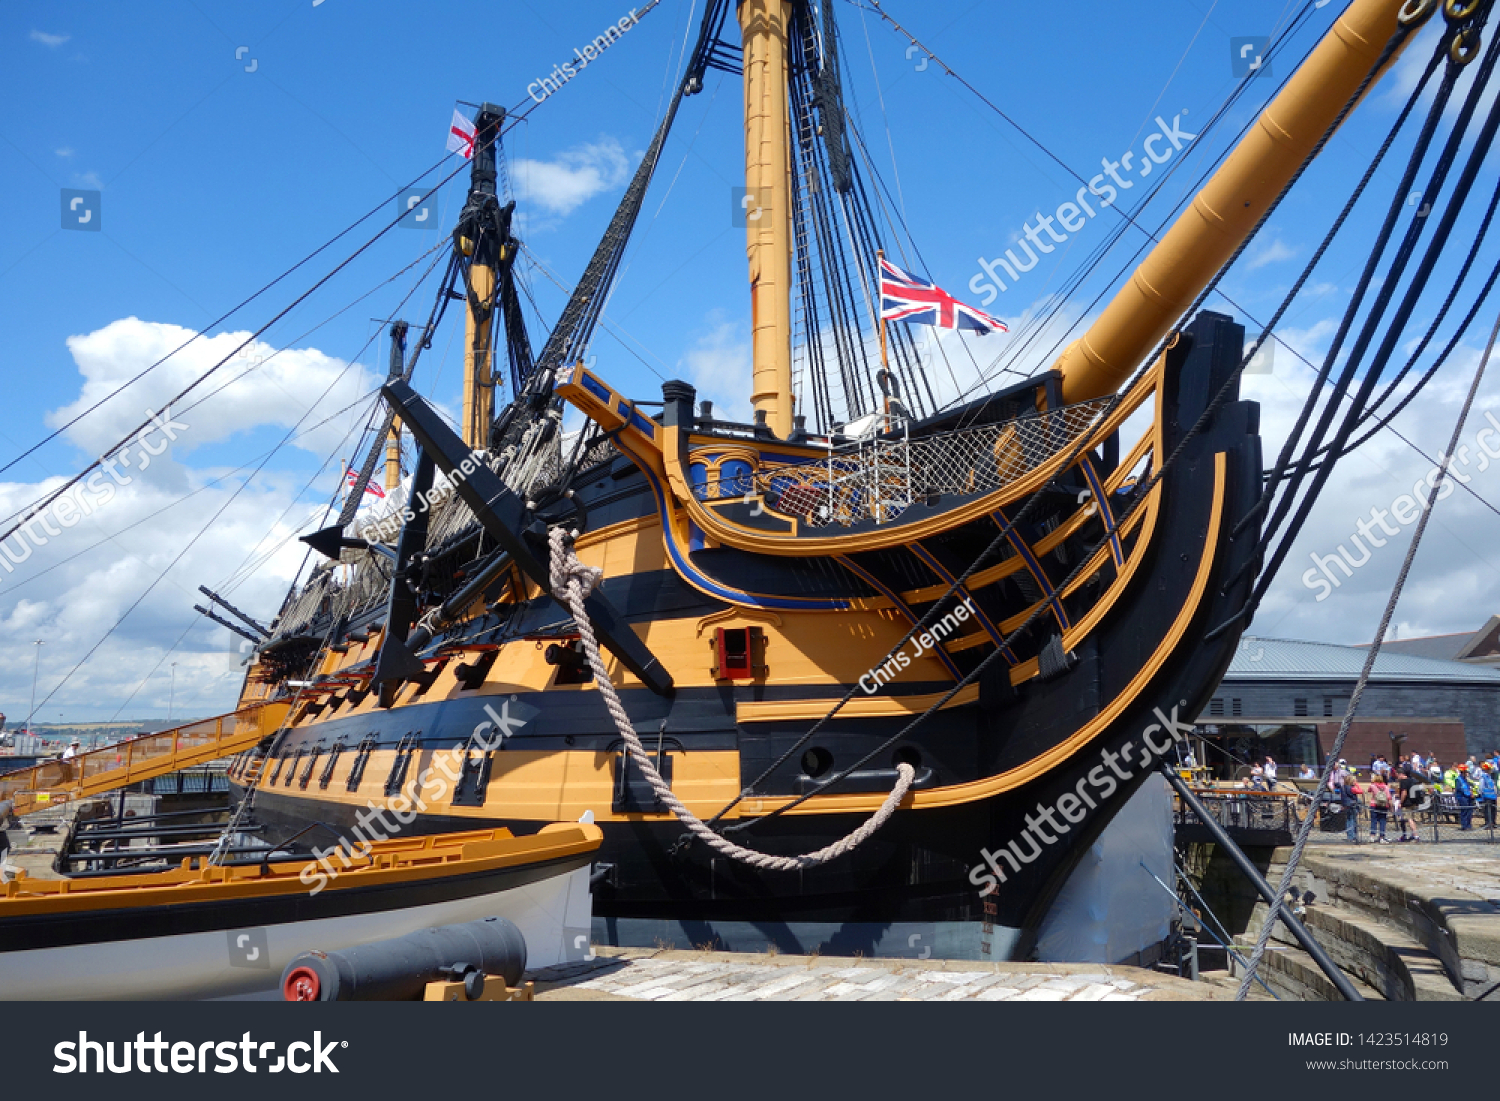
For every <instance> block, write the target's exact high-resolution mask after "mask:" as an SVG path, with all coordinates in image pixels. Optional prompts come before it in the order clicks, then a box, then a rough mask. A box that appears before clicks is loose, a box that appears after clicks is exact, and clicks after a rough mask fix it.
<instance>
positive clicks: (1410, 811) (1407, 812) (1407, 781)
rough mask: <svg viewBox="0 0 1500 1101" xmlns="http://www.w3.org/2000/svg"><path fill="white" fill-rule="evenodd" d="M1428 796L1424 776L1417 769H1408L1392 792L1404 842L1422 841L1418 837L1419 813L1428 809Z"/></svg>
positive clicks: (1397, 820) (1397, 821)
mask: <svg viewBox="0 0 1500 1101" xmlns="http://www.w3.org/2000/svg"><path fill="white" fill-rule="evenodd" d="M1426 794H1427V787H1426V785H1425V784H1423V783H1422V774H1421V773H1420V772H1418V771H1417V770H1416V769H1415V768H1408V769H1407V770H1406V772H1405V773H1403V774H1402V776H1401V777H1400V778H1399V782H1398V784H1397V786H1396V788H1395V789H1394V790H1393V791H1392V793H1391V797H1392V803H1393V809H1394V810H1395V812H1396V823H1397V825H1399V826H1400V827H1401V840H1402V841H1417V840H1420V838H1418V836H1417V812H1418V811H1420V810H1425V809H1426V807H1425V806H1424V805H1423V803H1424V800H1425V799H1426Z"/></svg>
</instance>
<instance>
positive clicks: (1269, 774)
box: [1264, 757, 1276, 789]
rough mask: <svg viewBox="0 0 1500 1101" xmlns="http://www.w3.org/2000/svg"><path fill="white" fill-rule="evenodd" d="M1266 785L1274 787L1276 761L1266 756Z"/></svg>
mask: <svg viewBox="0 0 1500 1101" xmlns="http://www.w3.org/2000/svg"><path fill="white" fill-rule="evenodd" d="M1264 771H1265V774H1266V785H1267V786H1268V787H1270V788H1272V789H1274V788H1275V787H1276V762H1275V761H1274V760H1272V759H1271V758H1270V757H1267V758H1266V766H1265V770H1264Z"/></svg>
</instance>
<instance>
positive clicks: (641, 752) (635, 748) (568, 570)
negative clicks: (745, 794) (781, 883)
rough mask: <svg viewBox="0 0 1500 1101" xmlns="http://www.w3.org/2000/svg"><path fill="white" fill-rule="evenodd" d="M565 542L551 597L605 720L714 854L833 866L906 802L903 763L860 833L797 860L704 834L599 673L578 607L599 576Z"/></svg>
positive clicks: (792, 865) (561, 538) (778, 865)
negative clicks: (562, 612) (572, 626)
mask: <svg viewBox="0 0 1500 1101" xmlns="http://www.w3.org/2000/svg"><path fill="white" fill-rule="evenodd" d="M568 537H569V534H568V532H566V531H564V530H563V529H562V528H561V527H556V528H553V529H552V531H551V534H550V536H549V542H550V544H551V549H552V562H551V569H552V595H553V596H555V597H557V599H558V600H560V601H562V603H563V604H564V606H566V607H567V609H568V611H570V612H571V613H572V614H573V622H574V623H576V624H577V625H578V637H579V639H580V640H581V641H582V642H583V652H584V653H585V654H586V655H588V659H589V667H590V668H592V669H593V671H594V683H595V684H597V685H598V686H599V694H600V696H602V697H603V698H604V706H605V707H606V708H608V709H609V714H610V717H611V718H612V719H614V721H615V729H616V730H618V731H619V732H620V737H622V738H624V739H625V746H626V748H627V749H629V750H630V756H631V759H632V760H634V761H635V764H636V767H637V768H639V769H640V770H641V775H642V776H644V777H645V778H646V782H647V783H649V784H650V785H651V790H652V791H653V792H655V793H656V797H657V798H658V799H660V800H661V801H662V803H664V804H665V805H666V807H667V809H668V810H670V811H671V812H672V813H673V814H675V815H676V816H677V818H678V820H679V821H680V822H681V823H682V824H683V825H684V826H686V827H687V828H688V831H689V832H690V833H692V834H693V836H694V837H697V838H698V839H699V840H700V841H702V842H704V843H705V844H706V845H708V847H709V848H711V849H713V850H714V851H715V852H717V853H721V854H722V855H724V856H727V857H730V858H731V859H733V860H739V861H741V862H743V863H745V864H749V865H751V866H752V867H755V868H764V869H765V870H766V871H772V872H795V871H799V870H801V869H803V868H814V867H817V866H818V865H819V864H826V863H828V862H829V861H830V860H836V859H838V858H839V857H841V856H844V855H847V854H848V853H851V852H853V851H854V850H855V849H857V848H858V847H859V846H860V845H862V844H863V843H864V842H865V841H867V840H869V838H870V837H871V836H872V835H873V834H874V833H875V831H876V830H878V829H880V827H881V826H883V825H885V824H886V822H888V821H889V820H890V817H891V815H892V814H894V813H895V812H896V808H897V807H898V806H900V804H901V800H902V799H904V798H906V793H907V791H908V790H909V789H910V788H911V785H912V781H913V780H915V779H916V776H917V772H916V769H914V768H912V766H911V765H909V764H907V763H905V762H902V763H900V764H898V765H897V766H896V772H897V777H896V786H895V787H894V788H892V789H891V793H890V795H888V796H887V797H886V800H885V802H884V803H882V804H881V805H880V809H879V810H877V811H876V812H875V813H874V814H873V815H871V816H870V818H869V820H868V821H866V822H865V824H864V825H862V826H860V827H859V829H857V830H855V831H854V832H853V833H850V834H849V835H847V836H845V837H842V838H840V839H839V840H837V841H835V842H834V843H833V844H831V845H828V846H826V847H824V848H821V849H819V850H818V851H817V852H811V853H803V854H802V855H801V856H772V855H770V854H769V853H762V852H756V851H755V850H754V849H747V848H745V847H744V846H742V845H736V844H735V843H734V842H732V841H729V840H726V839H725V838H723V837H721V836H720V835H719V834H717V833H715V832H714V831H713V830H711V829H709V828H708V826H707V825H705V824H704V823H703V822H702V820H700V819H699V818H698V817H697V816H696V815H695V814H693V812H692V811H690V810H688V809H687V807H685V806H683V805H682V802H681V801H680V800H679V799H678V798H677V796H676V795H674V794H672V789H671V788H670V787H669V786H668V785H667V782H666V781H665V780H663V779H662V778H661V774H660V773H659V772H657V771H656V766H655V765H654V764H653V763H652V761H651V758H650V756H649V755H648V754H647V753H646V748H645V746H643V745H642V744H641V739H640V737H639V736H638V735H637V734H636V732H635V728H634V727H633V726H631V724H630V717H629V716H628V715H626V714H625V708H624V707H623V706H622V705H621V703H620V697H619V694H618V693H617V692H616V691H615V686H614V685H613V684H612V683H611V682H610V679H609V673H608V672H607V671H606V670H605V668H604V659H603V658H602V657H601V656H600V654H599V640H598V639H597V638H595V637H594V627H593V624H591V623H590V622H589V618H588V614H587V613H586V612H585V611H584V607H583V602H584V599H585V598H586V597H587V596H588V595H589V593H591V592H592V591H593V590H594V586H596V585H598V584H599V581H600V579H601V578H603V576H604V571H603V570H600V569H595V568H594V567H592V566H585V565H584V564H583V563H582V562H580V561H579V560H578V556H577V555H576V554H574V553H573V550H572V548H571V547H570V546H569V545H568Z"/></svg>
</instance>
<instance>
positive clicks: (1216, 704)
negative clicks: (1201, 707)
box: [1208, 699, 1224, 718]
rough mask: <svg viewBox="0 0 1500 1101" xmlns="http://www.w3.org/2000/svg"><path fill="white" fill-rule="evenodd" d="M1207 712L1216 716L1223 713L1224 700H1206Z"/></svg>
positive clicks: (1220, 715)
mask: <svg viewBox="0 0 1500 1101" xmlns="http://www.w3.org/2000/svg"><path fill="white" fill-rule="evenodd" d="M1208 713H1209V714H1210V715H1213V716H1214V717H1216V718H1219V717H1222V716H1223V714H1224V701H1223V700H1222V699H1217V700H1209V701H1208Z"/></svg>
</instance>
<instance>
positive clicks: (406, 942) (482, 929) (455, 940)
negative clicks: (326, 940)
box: [281, 917, 526, 1002]
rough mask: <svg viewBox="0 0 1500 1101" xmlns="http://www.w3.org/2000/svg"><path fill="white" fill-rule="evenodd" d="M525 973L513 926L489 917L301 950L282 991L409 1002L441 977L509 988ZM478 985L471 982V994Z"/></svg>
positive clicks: (293, 996)
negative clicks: (487, 978) (338, 947)
mask: <svg viewBox="0 0 1500 1101" xmlns="http://www.w3.org/2000/svg"><path fill="white" fill-rule="evenodd" d="M525 970H526V938H524V937H523V936H522V935H521V930H520V929H518V928H516V925H515V923H514V922H512V921H510V920H509V919H507V918H503V917H492V918H484V919H483V920H481V921H469V922H465V923H463V924H462V925H440V926H438V927H437V928H436V929H421V930H418V931H417V932H415V933H408V934H406V936H404V937H395V938H393V939H391V940H382V941H376V942H375V943H374V944H363V945H360V946H359V947H357V948H346V949H344V950H343V951H341V952H304V953H302V955H300V956H298V957H297V958H296V959H294V960H292V962H291V963H289V964H287V967H286V970H285V971H283V972H282V973H281V993H282V996H283V997H284V998H286V1000H287V1001H289V1002H378V1001H413V1000H416V999H419V998H421V997H422V991H423V988H424V987H426V985H427V984H428V983H430V982H435V981H438V980H440V979H453V978H463V977H464V976H465V975H466V974H473V973H478V974H479V975H497V976H500V977H502V978H504V980H505V982H506V985H507V986H514V985H516V984H517V983H518V982H519V981H520V979H521V975H522V974H523V973H524V972H525ZM482 984H483V980H482V978H481V979H479V980H477V982H474V983H473V984H472V985H473V988H472V989H471V996H477V995H478V993H479V990H480V989H482Z"/></svg>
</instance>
